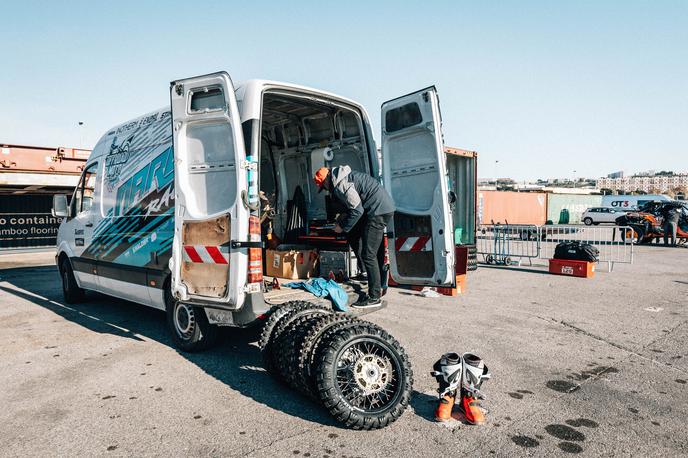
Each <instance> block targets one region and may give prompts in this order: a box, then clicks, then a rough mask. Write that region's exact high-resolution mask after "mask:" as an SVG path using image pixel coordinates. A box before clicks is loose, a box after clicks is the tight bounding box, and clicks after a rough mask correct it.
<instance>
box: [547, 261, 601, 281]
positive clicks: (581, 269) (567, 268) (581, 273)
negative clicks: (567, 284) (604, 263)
mask: <svg viewBox="0 0 688 458" xmlns="http://www.w3.org/2000/svg"><path fill="white" fill-rule="evenodd" d="M549 273H551V274H556V275H568V276H570V277H582V278H592V277H594V276H595V263H594V262H588V261H570V260H568V259H550V260H549Z"/></svg>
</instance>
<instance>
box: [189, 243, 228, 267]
mask: <svg viewBox="0 0 688 458" xmlns="http://www.w3.org/2000/svg"><path fill="white" fill-rule="evenodd" d="M183 254H184V256H183V258H184V262H195V263H202V264H229V247H226V246H205V245H184V250H183Z"/></svg>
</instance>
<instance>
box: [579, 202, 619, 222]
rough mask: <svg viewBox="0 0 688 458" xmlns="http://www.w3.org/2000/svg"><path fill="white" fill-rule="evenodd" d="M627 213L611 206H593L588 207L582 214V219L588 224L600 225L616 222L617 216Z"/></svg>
mask: <svg viewBox="0 0 688 458" xmlns="http://www.w3.org/2000/svg"><path fill="white" fill-rule="evenodd" d="M624 214H626V212H625V211H623V210H619V209H616V208H609V207H592V208H588V209H587V210H585V211H584V212H583V214H582V215H581V221H583V223H585V225H586V226H591V225H593V224H594V225H596V226H597V225H598V224H600V223H611V224H614V223H615V222H616V218H618V217H619V216H623V215H624Z"/></svg>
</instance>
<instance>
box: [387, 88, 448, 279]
mask: <svg viewBox="0 0 688 458" xmlns="http://www.w3.org/2000/svg"><path fill="white" fill-rule="evenodd" d="M382 177H383V181H384V185H385V188H386V189H387V190H388V191H389V193H390V195H391V196H392V199H394V203H395V204H396V207H397V210H396V212H395V214H394V220H393V222H392V223H391V227H389V228H388V230H389V231H391V233H392V236H391V237H390V239H389V258H390V271H391V274H392V278H393V279H394V280H395V281H396V282H397V283H401V284H411V285H413V284H415V285H438V286H439V285H442V286H448V285H453V284H454V283H455V281H456V277H455V268H454V230H453V223H452V215H451V209H450V206H449V189H448V183H447V166H446V158H445V155H444V145H443V138H442V119H441V116H440V107H439V100H438V98H437V91H436V89H435V87H429V88H426V89H423V90H420V91H418V92H414V93H413V94H409V95H405V96H403V97H399V98H397V99H394V100H390V101H388V102H385V103H383V104H382Z"/></svg>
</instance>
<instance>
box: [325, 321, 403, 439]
mask: <svg viewBox="0 0 688 458" xmlns="http://www.w3.org/2000/svg"><path fill="white" fill-rule="evenodd" d="M316 358H317V362H318V368H317V370H316V383H317V389H318V395H319V397H320V400H321V401H322V402H323V404H324V405H325V407H326V408H327V409H328V410H329V411H330V413H331V414H332V415H333V416H334V417H335V418H336V419H337V420H338V421H340V422H342V423H344V424H345V425H346V426H348V427H350V428H353V429H377V428H382V427H385V426H387V425H388V424H390V423H392V422H393V421H395V420H396V419H397V418H399V417H400V416H401V414H402V413H403V412H404V410H405V409H406V407H407V406H408V403H409V399H410V397H411V390H412V385H413V372H412V370H411V364H410V362H409V360H408V357H407V356H406V353H405V352H404V349H403V348H402V347H401V345H400V344H399V342H398V341H397V340H396V339H394V338H393V337H392V336H390V335H389V334H388V333H387V332H385V331H383V330H382V329H380V328H378V327H377V326H373V325H371V324H369V323H361V324H358V325H356V326H352V327H346V328H343V329H341V330H339V331H338V332H335V333H334V334H333V335H332V336H330V337H329V338H328V340H327V341H323V342H322V347H321V348H320V350H319V351H318V355H317V357H316Z"/></svg>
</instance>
